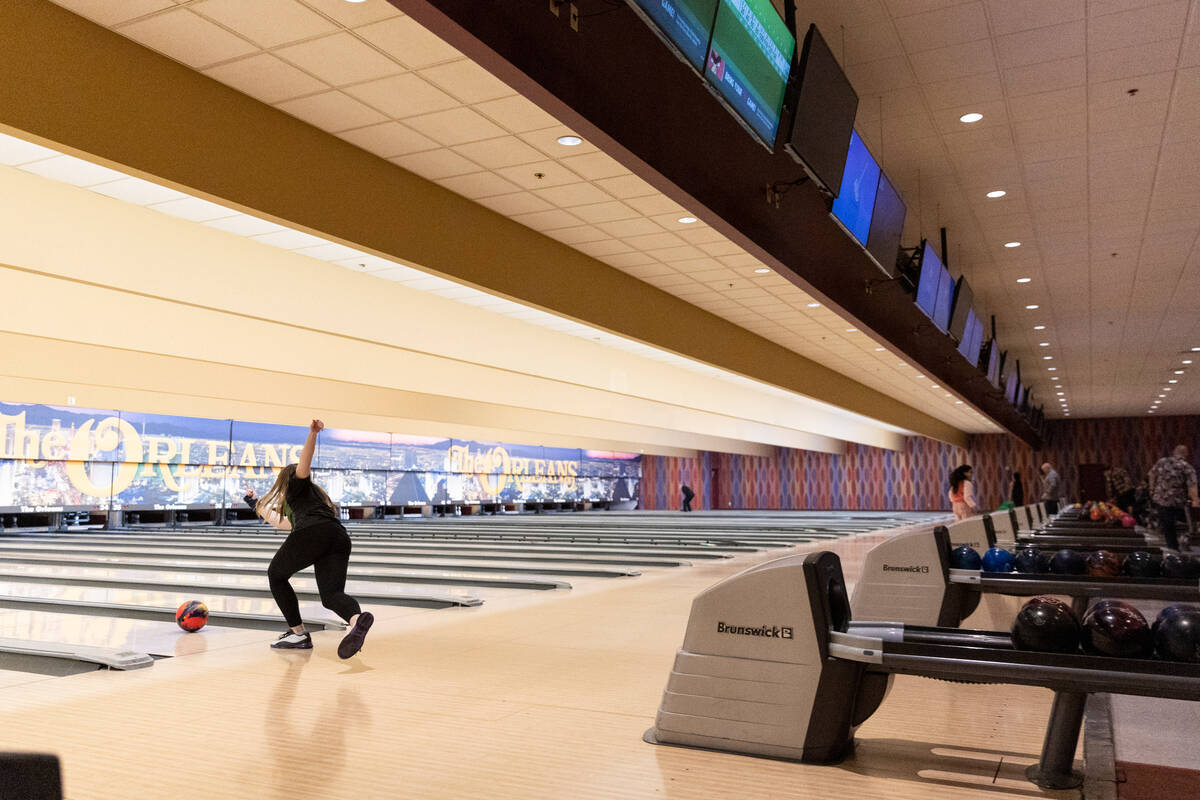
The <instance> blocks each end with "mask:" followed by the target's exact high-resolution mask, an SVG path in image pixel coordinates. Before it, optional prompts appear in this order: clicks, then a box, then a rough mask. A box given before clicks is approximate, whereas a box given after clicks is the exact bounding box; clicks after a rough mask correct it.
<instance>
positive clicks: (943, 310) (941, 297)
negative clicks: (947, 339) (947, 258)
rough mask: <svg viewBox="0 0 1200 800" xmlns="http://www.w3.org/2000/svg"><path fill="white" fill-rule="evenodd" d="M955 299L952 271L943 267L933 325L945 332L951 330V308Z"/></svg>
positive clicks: (934, 308)
mask: <svg viewBox="0 0 1200 800" xmlns="http://www.w3.org/2000/svg"><path fill="white" fill-rule="evenodd" d="M953 299H954V279H953V278H951V277H950V270H948V269H946V268H945V267H942V274H941V277H940V278H939V279H938V289H937V302H936V303H935V304H934V307H933V324H934V325H937V326H938V327H939V328H941V329H942V330H943V331H949V329H950V306H951V303H952V301H953Z"/></svg>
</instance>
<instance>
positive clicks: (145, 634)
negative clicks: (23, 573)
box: [0, 609, 263, 656]
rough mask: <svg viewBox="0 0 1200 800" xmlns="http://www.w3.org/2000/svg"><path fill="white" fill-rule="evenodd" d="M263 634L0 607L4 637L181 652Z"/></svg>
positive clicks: (165, 653) (253, 639) (247, 640)
mask: <svg viewBox="0 0 1200 800" xmlns="http://www.w3.org/2000/svg"><path fill="white" fill-rule="evenodd" d="M262 638H263V632H262V631H253V630H245V629H238V628H223V627H216V626H208V627H206V628H204V629H203V630H201V631H199V632H197V633H185V632H183V631H182V630H180V629H179V626H177V625H176V624H175V623H173V622H165V621H164V622H155V621H152V620H136V619H124V618H121V617H85V616H80V615H77V614H55V613H52V612H45V611H19V610H13V609H0V639H22V640H25V641H31V642H47V643H51V644H71V645H83V646H85V647H108V648H112V649H115V650H132V651H134V652H137V653H148V654H150V655H155V656H179V655H190V654H192V653H198V652H203V651H205V650H209V649H216V648H218V647H231V646H234V645H239V644H248V643H252V642H257V641H261V640H262Z"/></svg>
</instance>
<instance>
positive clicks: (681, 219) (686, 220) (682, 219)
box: [679, 217, 698, 225]
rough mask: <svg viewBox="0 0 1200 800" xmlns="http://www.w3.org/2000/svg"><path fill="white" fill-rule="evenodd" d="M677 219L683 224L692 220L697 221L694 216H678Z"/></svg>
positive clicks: (688, 223) (690, 222)
mask: <svg viewBox="0 0 1200 800" xmlns="http://www.w3.org/2000/svg"><path fill="white" fill-rule="evenodd" d="M679 221H680V222H681V223H682V224H684V225H691V224H692V223H693V222H697V221H698V220H697V219H696V218H695V217H680V218H679Z"/></svg>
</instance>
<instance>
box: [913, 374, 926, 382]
mask: <svg viewBox="0 0 1200 800" xmlns="http://www.w3.org/2000/svg"><path fill="white" fill-rule="evenodd" d="M913 377H914V378H916V379H917V380H919V381H920V380H924V379H925V376H924V375H914V376H913Z"/></svg>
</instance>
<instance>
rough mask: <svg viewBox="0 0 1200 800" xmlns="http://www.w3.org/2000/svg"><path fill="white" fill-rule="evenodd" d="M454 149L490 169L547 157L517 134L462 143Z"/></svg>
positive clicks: (529, 162)
mask: <svg viewBox="0 0 1200 800" xmlns="http://www.w3.org/2000/svg"><path fill="white" fill-rule="evenodd" d="M454 150H455V152H458V153H461V154H462V155H464V156H466V157H467V158H469V159H471V160H472V161H474V162H475V163H476V164H482V165H483V166H485V167H487V168H488V169H498V168H500V167H512V166H516V165H518V164H531V163H533V162H535V161H541V160H543V159H544V158H545V156H543V155H542V154H541V153H540V152H538V151H537V150H534V149H533V148H532V147H530V146H529V145H527V144H525V143H524V142H522V141H521V140H520V139H518V138H516V137H515V136H502V137H500V138H497V139H485V140H483V141H481V142H471V143H469V144H460V145H458V146H456V147H455V148H454Z"/></svg>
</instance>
